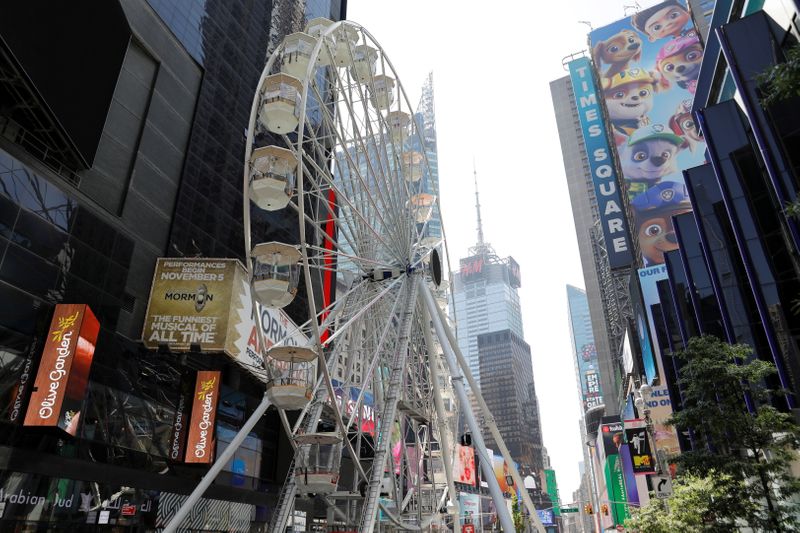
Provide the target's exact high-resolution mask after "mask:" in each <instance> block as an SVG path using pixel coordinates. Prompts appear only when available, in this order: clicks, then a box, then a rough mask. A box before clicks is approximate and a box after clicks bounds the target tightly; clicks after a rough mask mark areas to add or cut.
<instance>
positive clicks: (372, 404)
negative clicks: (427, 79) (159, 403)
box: [187, 19, 543, 533]
mask: <svg viewBox="0 0 800 533" xmlns="http://www.w3.org/2000/svg"><path fill="white" fill-rule="evenodd" d="M425 148H426V145H425V135H424V132H423V131H422V124H421V121H419V120H418V119H417V118H415V116H414V110H413V108H412V107H411V105H410V103H409V100H408V98H407V95H406V93H405V91H404V89H403V86H402V84H401V83H400V80H399V77H398V75H397V73H396V72H395V70H394V68H393V66H392V64H391V63H390V61H389V59H388V57H387V56H386V54H385V52H384V50H383V49H382V48H381V46H380V45H379V44H378V43H377V41H376V40H375V39H374V38H373V37H372V35H370V34H369V32H367V31H366V30H365V29H364V28H363V27H361V26H360V25H358V24H355V23H352V22H349V21H342V22H337V23H333V22H331V21H330V20H327V19H314V20H312V21H310V22H309V23H308V25H307V26H306V28H305V31H304V32H298V33H293V34H291V35H288V36H287V37H286V38H284V40H283V41H282V42H281V43H280V44H279V45H278V46H277V48H276V49H275V51H274V52H273V53H272V54H271V56H270V58H269V60H268V61H267V64H266V66H265V68H264V70H263V72H262V75H261V78H260V80H259V83H258V87H257V90H256V94H255V96H254V100H253V106H252V111H251V114H250V121H249V124H248V128H247V141H246V152H245V171H244V180H243V190H244V229H245V249H246V251H247V254H248V265H247V269H248V275H249V277H250V287H251V295H252V303H253V309H254V313H253V314H254V316H255V317H257V319H258V320H261V317H262V314H261V313H260V312H258V311H257V310H258V309H259V308H262V307H268V308H283V307H286V306H288V305H290V304H291V305H296V303H297V301H296V300H303V299H305V304H306V308H307V316H308V319H307V320H306V321H305V322H304V323H303V324H301V325H300V326H299V327H298V329H300V330H302V332H303V333H304V334H305V335H306V337H307V338H309V339H310V341H309V342H308V343H307V344H306V345H304V346H295V345H292V346H289V345H282V344H280V343H279V344H277V345H275V346H272V347H271V348H269V350H267V351H266V353H265V354H264V356H265V357H264V359H265V361H266V369H265V372H266V380H267V382H266V393H265V400H264V402H262V405H261V406H259V408H258V409H256V411H255V412H254V414H253V416H251V418H250V419H249V420H248V422H247V423H246V424H245V426H244V427H243V428H242V430H241V431H240V434H239V435H237V437H236V438H235V439H234V440H233V441H232V442H231V443H230V444H229V445H228V448H227V449H226V452H228V451H229V450H231V449H232V448H233V447H234V446H236V445H238V444H237V442H241V441H237V439H244V436H243V435H245V434H246V433H247V432H248V431H250V429H251V428H252V427H253V426H254V424H255V423H256V421H257V419H258V417H260V416H261V415H262V414H263V412H264V411H265V410H266V409H267V407H268V406H269V405H272V406H275V407H276V408H277V409H278V411H279V414H280V418H281V421H282V423H283V425H284V428H285V430H286V432H287V434H288V436H289V438H290V440H291V443H292V446H293V447H294V451H295V454H294V461H293V463H292V465H291V466H290V468H289V472H288V475H287V479H286V482H285V484H284V486H283V488H282V491H281V494H280V498H279V501H278V503H277V506H276V508H275V509H274V510H273V512H272V517H271V521H270V529H269V530H270V531H284V530H285V527H286V525H287V523H288V521H289V519H290V517H291V516H292V515H293V511H294V510H296V509H298V510H306V511H307V513H309V514H307V515H306V516H308V517H309V518H308V519H310V516H313V512H314V509H320V508H321V507H324V508H325V510H326V511H325V514H326V523H327V527H328V530H329V531H356V530H357V531H359V532H366V533H371V532H372V531H374V530H375V529H377V528H378V527H380V529H381V530H395V529H396V530H404V531H429V530H432V529H434V530H438V529H440V528H445V527H446V526H445V522H446V515H448V514H451V515H453V519H455V516H456V515H457V507H456V505H455V504H454V502H457V499H458V493H457V492H456V488H455V485H454V475H453V464H452V460H453V453H454V446H452V444H453V441H454V436H455V435H454V431H455V424H454V422H453V417H455V416H457V413H455V412H448V411H446V410H445V408H444V405H445V404H444V401H443V397H442V395H443V391H445V392H446V391H447V390H448V388H449V380H448V378H450V377H453V378H456V377H460V375H461V374H460V372H461V371H460V370H458V368H459V366H460V368H461V369H462V370H465V369H466V368H467V365H466V362H465V361H463V360H461V361H457V360H456V352H457V343H456V342H455V340H454V338H453V337H452V333H451V332H450V331H449V329H447V327H446V323H445V322H446V321H445V319H444V315H443V313H442V310H441V308H440V305H438V304H437V302H436V301H435V300H436V293H437V287H438V286H439V284H440V283H441V277H442V268H443V267H442V259H441V258H442V257H443V256H445V257H446V254H443V253H442V252H443V250H444V240H443V239H442V234H441V216H440V213H439V205H438V198H437V196H436V193H437V191H436V190H435V187H433V179H434V177H435V176H434V174H433V173H432V170H431V167H430V163H429V161H428V157H427V154H426V149H425ZM276 211H279V212H280V217H281V218H282V219H283V220H285V219H286V218H291V217H296V221H297V224H296V228H297V230H296V233H295V234H294V239H293V240H292V241H291V242H259V243H254V242H252V234H251V230H252V228H251V226H254V225H255V224H256V223H257V222H256V221H263V220H269V213H270V212H276ZM276 218H277V217H276ZM253 233H254V232H253ZM298 295H301V296H302V297H303V298H297V296H298ZM432 324H433V326H434V327H433V328H432V327H431V325H432ZM256 330H257V331H258V333H259V335H261V334H262V328H260V327H257V328H256ZM259 346H262V347H263V346H264V342H263V339H260V341H259ZM439 352H444V354H445V356H446V357H445V359H444V360H443V359H442V358H440V357H439V356H438V354H439ZM458 355H460V354H458ZM462 359H463V358H462ZM467 373H468V371H467ZM466 377H467V379H471V378H470V377H469V376H466ZM453 386H454V388H455V389H456V392H457V393H458V401H457V402H452V403H453V404H454V405H458V406H460V409H462V410H464V412H465V414H467V415H468V420H470V421H471V424H472V425H471V429H472V434H473V439H475V440H476V441H477V442H476V449H477V450H479V452H480V455H481V457H482V459H483V461H482V466H483V467H484V468H487V464H488V465H489V466H488V470H486V471H485V473H486V474H487V475H488V472H490V471H491V461H490V460H488V463H487V457H486V449H485V445H484V444H483V440H482V438H481V436H480V430H479V429H478V426H477V424H476V423H475V418H474V416H472V412H471V408H470V406H469V405H468V404H469V402H467V401H466V395H465V394H466V393H465V392H464V385H463V383H462V380H461V379H453ZM475 388H476V390H477V387H475ZM478 397H480V394H479V393H478ZM479 401H480V402H481V403H483V402H482V399H480V400H479ZM483 407H484V409H485V404H484V405H483ZM287 412H294V413H297V412H299V414H298V415H297V416H296V417H295V416H294V415H293V416H292V418H293V419H294V422H293V423H290V420H289V417H288V416H287V414H286V413H287ZM486 412H487V413H488V410H486ZM489 418H491V417H489ZM495 433H496V435H495V440H500V441H501V440H502V439H501V438H500V435H499V433H498V432H496V428H495ZM502 449H503V450H505V446H504V445H503V446H502ZM231 453H232V452H231ZM504 454H505V455H508V452H507V450H505V452H504ZM220 462H224V461H221V460H220V458H219V457H218V458H217V463H220ZM216 467H217V464H215V465H214V466H213V467H212V470H213V469H214V468H216ZM514 472H515V475H516V476H517V478H518V477H519V476H518V474H516V470H514ZM214 475H216V474H214ZM207 477H208V476H207ZM206 481H207V480H206V478H204V480H203V482H206ZM208 483H210V481H208ZM519 484H520V485H522V482H521V479H520V480H519ZM489 485H490V490H491V491H492V496H493V498H494V499H495V507H496V508H497V509H498V511H497V512H498V515H500V519H501V522H502V523H503V525H504V528H506V529H508V528H507V527H506V526H509V527H510V526H511V517H510V513H508V512H507V509H506V508H505V504H504V503H503V504H502V508H501V506H500V505H499V504H500V503H501V502H503V498H502V495H500V492H499V486H498V484H497V481H496V480H495V479H494V477H493V476H492V479H491V480H489ZM199 488H200V487H199ZM198 491H199V492H200V493H202V491H201V490H198ZM198 491H196V492H198ZM523 492H524V491H523ZM524 497H527V495H524ZM526 503H529V498H528V499H527V500H526ZM187 506H188V504H187ZM529 514H532V515H534V517H533V518H532V520H535V511H534V510H533V504H532V503H530V505H529ZM378 524H381V525H380V526H378ZM509 530H510V529H509ZM542 531H543V530H542Z"/></svg>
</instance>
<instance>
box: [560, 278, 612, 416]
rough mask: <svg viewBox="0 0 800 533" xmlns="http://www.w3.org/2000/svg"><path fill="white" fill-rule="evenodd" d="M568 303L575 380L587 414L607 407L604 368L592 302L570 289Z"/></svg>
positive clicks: (582, 405)
mask: <svg viewBox="0 0 800 533" xmlns="http://www.w3.org/2000/svg"><path fill="white" fill-rule="evenodd" d="M567 303H568V306H569V330H570V340H571V341H572V355H573V357H574V360H573V361H574V363H575V376H576V378H577V381H578V394H579V395H580V398H581V409H582V410H584V411H585V410H587V409H591V408H592V407H596V406H598V405H601V404H603V391H602V388H601V384H600V365H599V363H598V360H597V348H596V347H595V343H594V335H593V334H592V319H591V316H590V314H589V300H588V299H587V298H586V292H585V291H584V290H582V289H579V288H577V287H573V286H572V285H567Z"/></svg>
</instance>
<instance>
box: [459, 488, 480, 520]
mask: <svg viewBox="0 0 800 533" xmlns="http://www.w3.org/2000/svg"><path fill="white" fill-rule="evenodd" d="M458 505H459V513H458V524H459V525H460V526H463V525H465V524H478V523H479V521H480V514H481V497H480V495H479V494H468V493H466V492H459V493H458Z"/></svg>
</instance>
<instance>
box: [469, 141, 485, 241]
mask: <svg viewBox="0 0 800 533" xmlns="http://www.w3.org/2000/svg"><path fill="white" fill-rule="evenodd" d="M472 176H473V177H474V178H475V210H476V211H477V212H478V246H477V248H479V249H483V248H484V247H485V246H486V244H485V243H484V241H483V221H482V220H481V200H480V197H479V196H478V171H477V170H475V158H474V157H473V158H472Z"/></svg>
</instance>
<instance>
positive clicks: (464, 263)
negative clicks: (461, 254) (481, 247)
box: [459, 255, 486, 281]
mask: <svg viewBox="0 0 800 533" xmlns="http://www.w3.org/2000/svg"><path fill="white" fill-rule="evenodd" d="M485 263H486V259H485V258H484V257H483V256H482V255H473V256H472V257H465V258H464V259H461V260H460V261H459V271H460V272H461V278H462V279H464V280H465V281H466V280H467V279H468V278H471V277H472V276H475V275H478V274H481V273H482V272H483V267H484V265H485Z"/></svg>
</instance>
